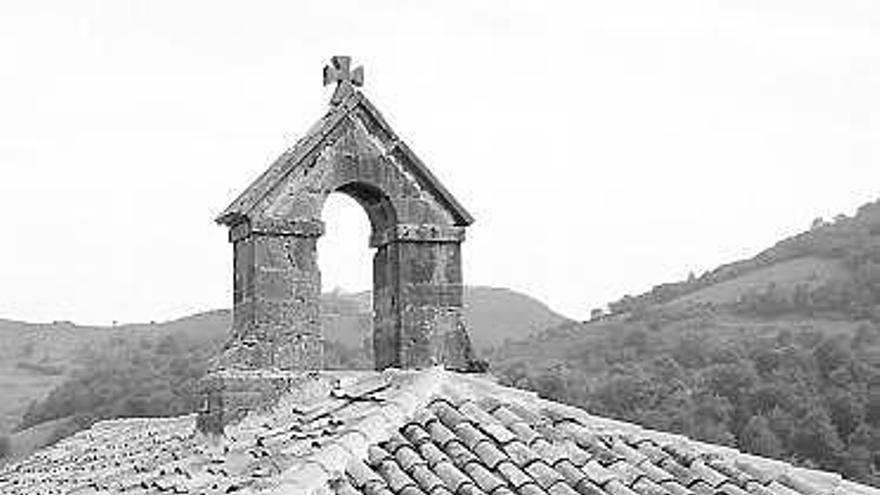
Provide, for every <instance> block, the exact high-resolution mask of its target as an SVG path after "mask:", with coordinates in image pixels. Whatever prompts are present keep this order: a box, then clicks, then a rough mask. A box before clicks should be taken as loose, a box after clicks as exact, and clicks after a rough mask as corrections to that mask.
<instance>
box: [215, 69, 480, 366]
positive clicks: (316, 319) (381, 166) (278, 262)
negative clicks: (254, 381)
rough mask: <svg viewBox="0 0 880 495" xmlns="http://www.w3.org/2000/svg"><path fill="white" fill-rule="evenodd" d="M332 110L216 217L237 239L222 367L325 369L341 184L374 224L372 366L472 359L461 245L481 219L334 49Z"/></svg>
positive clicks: (328, 79)
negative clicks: (328, 245) (324, 238)
mask: <svg viewBox="0 0 880 495" xmlns="http://www.w3.org/2000/svg"><path fill="white" fill-rule="evenodd" d="M324 80H325V84H328V83H329V84H332V83H335V84H336V90H335V92H334V95H333V99H332V100H331V105H330V109H329V111H328V112H327V114H326V115H324V117H322V118H321V119H320V120H319V121H318V122H317V123H316V124H315V125H314V126H313V127H312V129H311V130H310V131H309V132H308V133H307V134H306V136H305V137H303V138H302V139H301V140H300V141H299V142H298V143H296V145H295V146H294V147H293V148H292V149H290V150H289V151H287V152H286V153H284V154H283V155H282V156H281V157H280V158H279V159H278V160H277V161H276V162H275V163H273V164H272V166H271V167H269V169H268V170H266V171H265V172H264V173H263V174H262V175H261V176H259V177H258V178H257V179H256V180H255V181H254V182H253V183H252V184H251V185H250V186H249V187H248V188H247V189H246V190H245V191H244V192H243V193H242V194H241V195H240V196H239V197H238V198H237V199H236V200H235V201H234V202H233V203H232V204H231V205H230V206H229V207H228V208H226V209H225V210H224V211H223V213H222V214H220V216H219V217H218V218H217V221H218V222H219V223H221V224H223V225H226V226H228V227H229V240H230V242H231V243H233V245H234V252H235V254H234V291H233V293H234V297H233V298H234V305H233V314H234V317H233V320H234V322H233V328H232V331H231V335H230V339H229V342H228V344H227V346H226V348H225V350H224V353H223V356H222V359H221V360H220V363H221V367H222V368H227V369H229V368H233V369H281V370H317V369H321V368H322V364H323V363H322V335H321V326H320V315H319V301H320V293H321V277H320V271H319V269H318V264H317V256H318V253H317V250H316V243H317V239H318V237H320V236H321V235H322V234H323V232H324V224H323V222H322V220H321V212H322V210H323V206H324V202H325V201H326V199H327V197H328V196H329V195H330V194H332V193H334V192H339V193H343V194H347V195H348V196H350V197H352V198H353V199H355V200H356V201H357V202H358V203H359V204H360V205H361V206H362V207H363V208H364V210H365V211H366V213H367V216H368V217H369V220H370V224H371V228H372V232H371V236H370V239H369V245H370V246H371V247H373V248H375V255H374V260H373V312H374V318H373V352H374V357H375V367H376V368H377V369H384V368H387V367H398V368H421V367H426V366H433V365H437V364H441V365H445V366H446V367H448V368H451V369H462V370H463V369H467V368H468V367H470V366H471V365H472V363H473V357H472V351H471V348H470V343H469V339H468V337H467V333H466V331H465V328H464V325H463V322H462V295H463V294H462V291H463V286H462V272H461V243H462V242H463V241H464V237H465V227H467V226H468V225H470V224H471V223H472V222H473V217H471V215H470V214H469V213H468V212H467V211H466V210H465V209H464V208H463V207H462V206H461V204H460V203H459V202H458V201H457V200H456V199H455V198H454V197H453V196H452V194H450V193H449V191H448V190H447V189H446V188H445V187H444V186H443V184H441V183H440V182H439V181H438V180H437V178H436V177H435V176H434V175H433V174H432V173H431V171H430V170H428V168H427V167H426V166H425V164H424V163H422V161H421V160H419V158H418V157H417V156H416V155H415V153H413V151H412V150H411V149H410V148H409V146H407V145H406V143H404V142H403V141H402V140H401V139H400V138H399V137H398V135H397V134H396V133H395V132H394V130H392V129H391V127H390V126H389V125H388V123H387V122H386V121H385V119H384V118H383V117H382V115H381V114H380V113H379V111H378V110H377V109H376V107H375V106H374V105H373V104H372V103H371V102H370V101H369V100H368V99H367V98H366V96H364V95H363V94H362V93H361V92H360V91H359V90H358V89H356V86H359V85H360V84H362V83H363V69H361V68H357V69H355V70H350V59H349V58H348V57H334V58H333V60H332V64H331V65H330V66H328V67H327V68H326V69H325V72H324Z"/></svg>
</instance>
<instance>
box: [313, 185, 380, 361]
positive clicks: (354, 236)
mask: <svg viewBox="0 0 880 495" xmlns="http://www.w3.org/2000/svg"><path fill="white" fill-rule="evenodd" d="M321 219H322V220H323V221H324V225H325V231H324V235H323V236H321V237H320V238H319V239H318V248H317V252H318V267H319V268H320V270H321V285H322V287H323V294H322V295H321V324H322V327H323V331H324V342H325V349H324V360H325V366H326V367H327V368H330V369H333V368H335V369H372V368H373V359H372V335H373V332H372V325H373V318H372V297H371V291H372V288H373V271H372V264H373V249H371V248H370V247H369V246H368V241H369V238H370V234H371V232H372V228H371V222H370V219H369V215H368V214H367V210H366V208H365V207H364V206H363V203H362V202H361V201H359V200H356V199H355V198H354V197H352V196H351V195H350V194H349V193H347V192H342V191H340V192H337V193H333V194H330V195H329V196H328V197H327V200H326V201H325V203H324V207H323V211H322V214H321Z"/></svg>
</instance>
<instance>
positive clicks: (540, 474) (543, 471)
mask: <svg viewBox="0 0 880 495" xmlns="http://www.w3.org/2000/svg"><path fill="white" fill-rule="evenodd" d="M523 470H524V471H525V472H526V473H528V474H529V476H531V477H532V479H534V480H535V481H537V482H538V484H539V485H541V487H542V488H544V489H545V490H547V489H549V488H550V487H551V486H553V485H555V484H556V483H559V482H561V481H565V478H564V477H563V476H562V475H561V474H559V473H558V472H557V471H556V470H555V469H553V468H552V467H550V466H549V465H548V464H547V463H545V462H544V461H535V462H533V463H531V464H529V465H528V466H526V467H524V468H523Z"/></svg>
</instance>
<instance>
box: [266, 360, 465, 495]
mask: <svg viewBox="0 0 880 495" xmlns="http://www.w3.org/2000/svg"><path fill="white" fill-rule="evenodd" d="M382 373H383V374H384V375H387V376H388V377H389V378H390V380H391V387H392V390H390V391H389V392H388V398H387V399H386V400H385V401H384V403H382V404H381V405H378V406H377V407H376V408H375V409H373V410H372V411H370V412H369V413H367V414H365V415H364V416H363V417H362V418H360V419H358V420H357V421H355V422H354V423H353V424H352V425H351V426H349V427H348V428H346V429H345V430H343V431H342V432H340V434H339V435H338V436H337V437H336V438H335V439H333V440H332V441H330V442H329V443H328V444H327V445H324V446H322V447H321V448H320V449H318V450H317V451H316V452H314V453H312V454H310V455H308V456H306V457H304V458H303V459H301V460H300V461H298V462H297V463H295V464H294V465H293V466H291V467H290V468H288V469H287V470H285V471H284V472H282V473H281V476H280V483H279V485H278V486H276V487H274V488H273V489H272V490H270V491H268V492H266V493H268V494H273V495H281V494H284V495H291V494H293V495H311V494H313V493H316V492H318V491H319V490H322V489H324V488H326V487H327V486H328V485H329V484H330V483H331V482H332V481H333V480H334V479H337V478H338V477H339V476H340V475H342V474H343V473H344V472H345V470H346V468H347V467H348V466H349V465H350V464H351V463H353V462H356V461H363V460H365V459H366V458H367V449H368V447H369V446H370V445H375V444H377V443H379V442H383V441H385V440H388V439H390V438H391V436H392V434H393V433H394V432H395V431H397V429H398V428H400V427H401V426H403V425H404V424H405V423H406V422H407V421H409V420H410V419H411V418H412V417H413V416H414V415H415V414H416V412H417V411H419V410H420V409H423V408H424V407H426V406H427V405H428V403H429V402H430V401H431V399H432V398H433V397H434V396H436V395H438V393H439V392H440V390H441V388H442V386H443V384H444V383H446V382H448V381H449V376H450V374H451V372H449V371H447V370H445V369H444V368H443V367H441V366H435V367H432V368H426V369H424V370H421V371H418V372H416V373H414V374H413V373H408V372H406V371H403V370H397V369H387V370H385V371H383V372H382ZM407 376H412V379H411V380H409V381H406V382H403V383H401V382H400V381H399V380H401V379H402V378H405V377H407ZM395 381H397V383H395Z"/></svg>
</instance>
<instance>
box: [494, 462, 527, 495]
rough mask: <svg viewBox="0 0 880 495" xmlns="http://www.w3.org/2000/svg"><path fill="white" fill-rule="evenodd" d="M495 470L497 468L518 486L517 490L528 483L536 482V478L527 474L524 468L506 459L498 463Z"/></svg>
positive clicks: (505, 477)
mask: <svg viewBox="0 0 880 495" xmlns="http://www.w3.org/2000/svg"><path fill="white" fill-rule="evenodd" d="M495 470H497V471H498V473H499V474H501V476H502V477H503V478H504V479H505V480H507V482H508V483H510V485H511V486H513V487H514V488H516V489H517V491H519V489H520V488H521V487H522V486H524V485H526V484H528V483H535V480H533V479H532V478H531V477H530V476H529V475H528V474H526V473H525V472H524V471H523V470H522V468H520V467H519V466H517V465H516V464H514V463H513V462H510V461H504V462H502V463H500V464H498V466H497V467H496V468H495Z"/></svg>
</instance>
